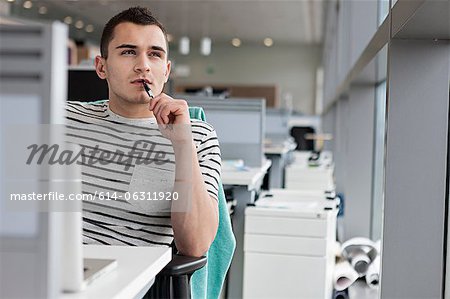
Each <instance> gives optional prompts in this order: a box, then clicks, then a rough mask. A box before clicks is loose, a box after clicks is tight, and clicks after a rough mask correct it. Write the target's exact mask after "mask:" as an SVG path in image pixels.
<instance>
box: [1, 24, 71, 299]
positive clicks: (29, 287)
mask: <svg viewBox="0 0 450 299" xmlns="http://www.w3.org/2000/svg"><path fill="white" fill-rule="evenodd" d="M66 39H67V26H66V25H64V24H62V23H57V22H54V23H49V24H31V23H30V24H28V23H27V24H21V25H5V24H2V25H0V115H1V117H0V129H1V130H7V129H8V128H10V127H9V126H10V125H11V124H17V125H19V124H20V125H21V124H27V125H39V124H50V123H63V122H64V114H63V111H64V109H63V105H64V103H65V97H66V88H67V80H66V78H67V77H66V76H67V74H66V73H67V68H66V64H67V49H66ZM2 134H3V132H2ZM17 138H21V136H18V137H17ZM2 143H3V142H1V141H0V191H2V190H3V191H4V190H6V188H5V184H6V183H5V181H6V180H7V179H8V174H7V173H5V171H4V169H5V161H6V159H9V158H10V157H6V154H5V144H2ZM36 181H37V179H36ZM34 183H36V182H34ZM31 184H33V182H29V183H28V185H31ZM40 186H44V183H41V184H40ZM39 190H41V189H39ZM42 191H43V192H45V191H48V190H42ZM1 194H2V195H1V197H0V201H1V202H0V223H1V228H0V297H1V298H56V297H59V296H60V293H59V291H60V289H59V287H60V285H59V279H58V277H59V273H58V269H59V268H58V265H59V264H60V253H61V252H60V250H59V248H58V246H59V245H60V244H58V242H57V238H58V233H59V228H60V222H59V220H60V217H59V215H57V214H58V213H42V212H41V213H40V212H38V211H37V210H36V211H35V210H31V209H29V210H30V211H29V212H28V213H24V212H13V211H10V209H9V207H8V206H7V200H8V198H6V195H4V193H3V192H2V193H1Z"/></svg>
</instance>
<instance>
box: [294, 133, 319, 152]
mask: <svg viewBox="0 0 450 299" xmlns="http://www.w3.org/2000/svg"><path fill="white" fill-rule="evenodd" d="M308 133H315V130H314V128H312V127H292V128H291V136H292V137H293V138H294V139H295V142H296V143H297V147H296V148H295V150H297V151H312V150H314V141H313V140H307V139H306V138H305V135H306V134H308Z"/></svg>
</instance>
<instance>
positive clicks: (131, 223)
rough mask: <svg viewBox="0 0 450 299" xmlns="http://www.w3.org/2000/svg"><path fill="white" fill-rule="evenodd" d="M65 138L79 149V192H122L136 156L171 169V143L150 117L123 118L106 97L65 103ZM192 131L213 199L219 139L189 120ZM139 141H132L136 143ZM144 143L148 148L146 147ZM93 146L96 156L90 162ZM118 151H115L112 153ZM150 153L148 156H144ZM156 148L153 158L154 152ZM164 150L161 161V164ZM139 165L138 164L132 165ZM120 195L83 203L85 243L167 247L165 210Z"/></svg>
mask: <svg viewBox="0 0 450 299" xmlns="http://www.w3.org/2000/svg"><path fill="white" fill-rule="evenodd" d="M66 110H67V115H66V124H67V133H66V137H67V139H68V140H69V142H72V143H76V144H79V145H80V146H81V148H82V150H83V155H82V160H83V165H82V181H83V187H82V188H83V193H88V194H97V195H98V194H100V192H103V194H106V192H109V194H111V195H112V194H115V195H117V196H123V195H124V194H125V192H128V191H129V190H130V182H131V181H132V180H131V179H132V176H133V172H134V171H135V168H136V167H137V166H138V165H137V164H139V163H137V161H138V159H140V161H141V163H142V162H143V161H144V162H145V163H147V165H145V167H148V168H149V170H150V171H151V169H154V170H163V171H165V172H167V173H174V172H175V157H174V154H173V150H172V146H171V143H170V141H169V140H168V139H166V138H165V137H163V136H162V135H161V133H160V132H159V129H158V126H157V124H156V121H155V119H154V118H149V119H126V118H123V117H120V116H118V115H116V114H114V113H113V112H111V111H110V110H109V106H108V101H104V102H100V103H81V102H69V103H68V104H67V106H66ZM191 128H192V135H193V139H194V143H195V145H196V148H197V157H198V161H199V165H200V169H201V172H202V174H203V179H204V181H205V186H206V189H207V191H208V193H209V194H210V195H211V197H212V198H214V199H216V200H217V193H218V182H219V178H220V173H221V158H220V149H219V143H218V140H217V135H216V132H215V131H214V128H213V127H212V126H211V125H209V124H208V123H206V122H203V121H199V120H191ZM137 141H139V143H137V144H136V142H137ZM149 147H152V148H151V150H149ZM93 151H97V152H96V154H95V157H96V158H99V159H98V161H96V162H95V163H92V161H89V159H92V155H93ZM118 151H120V152H119V153H123V154H121V155H120V156H118V155H117V154H116V157H115V159H114V160H113V161H111V160H112V157H113V156H114V154H115V153H117V152H118ZM149 152H151V153H152V154H153V155H152V156H148V153H149ZM157 153H159V154H160V156H159V157H158V156H157V155H156V154H157ZM162 155H164V158H163V160H164V163H162V162H161V161H162V158H161V157H162ZM119 157H120V158H121V160H119ZM138 167H141V166H138ZM131 202H132V201H126V200H124V199H123V197H122V199H117V200H109V201H105V200H98V199H97V200H95V201H91V202H86V201H85V202H83V242H84V243H85V244H108V245H133V246H170V244H171V243H172V241H173V230H172V226H171V221H170V213H168V212H162V211H154V212H153V211H147V210H143V209H142V208H140V207H139V206H138V205H134V204H132V203H131Z"/></svg>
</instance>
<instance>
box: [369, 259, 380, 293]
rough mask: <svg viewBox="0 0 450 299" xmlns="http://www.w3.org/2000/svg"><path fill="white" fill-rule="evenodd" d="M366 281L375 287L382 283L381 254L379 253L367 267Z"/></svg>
mask: <svg viewBox="0 0 450 299" xmlns="http://www.w3.org/2000/svg"><path fill="white" fill-rule="evenodd" d="M366 282H367V285H368V286H369V287H371V288H373V289H375V288H377V287H378V285H379V283H380V255H377V257H376V258H375V259H374V260H373V262H372V263H371V264H370V266H369V268H368V269H367V273H366Z"/></svg>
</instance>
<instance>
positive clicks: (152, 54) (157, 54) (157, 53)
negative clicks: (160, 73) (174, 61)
mask: <svg viewBox="0 0 450 299" xmlns="http://www.w3.org/2000/svg"><path fill="white" fill-rule="evenodd" d="M150 56H152V57H161V53H159V52H151V53H150Z"/></svg>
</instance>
